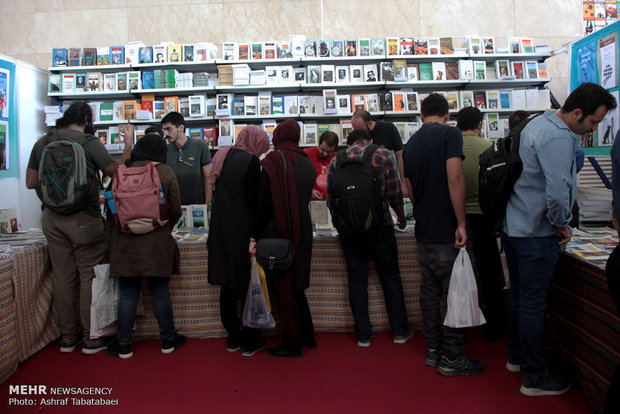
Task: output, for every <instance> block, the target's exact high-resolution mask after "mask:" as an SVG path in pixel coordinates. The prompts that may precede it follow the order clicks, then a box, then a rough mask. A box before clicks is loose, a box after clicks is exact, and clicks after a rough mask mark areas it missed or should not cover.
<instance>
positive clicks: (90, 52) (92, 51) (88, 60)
mask: <svg viewBox="0 0 620 414" xmlns="http://www.w3.org/2000/svg"><path fill="white" fill-rule="evenodd" d="M96 64H97V48H94V47H85V48H84V49H83V50H82V65H84V66H95V65H96Z"/></svg>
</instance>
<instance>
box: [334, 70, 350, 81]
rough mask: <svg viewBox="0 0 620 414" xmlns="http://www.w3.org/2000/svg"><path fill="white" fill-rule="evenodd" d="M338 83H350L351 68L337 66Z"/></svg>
mask: <svg viewBox="0 0 620 414" xmlns="http://www.w3.org/2000/svg"><path fill="white" fill-rule="evenodd" d="M335 70H336V83H349V67H348V66H336V69H335Z"/></svg>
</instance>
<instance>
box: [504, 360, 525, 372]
mask: <svg viewBox="0 0 620 414" xmlns="http://www.w3.org/2000/svg"><path fill="white" fill-rule="evenodd" d="M506 370H508V371H509V372H521V365H520V364H513V363H511V362H510V360H508V361H506Z"/></svg>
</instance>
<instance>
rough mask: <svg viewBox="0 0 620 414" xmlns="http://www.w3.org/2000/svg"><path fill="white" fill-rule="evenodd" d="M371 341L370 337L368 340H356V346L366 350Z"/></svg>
mask: <svg viewBox="0 0 620 414" xmlns="http://www.w3.org/2000/svg"><path fill="white" fill-rule="evenodd" d="M371 340H372V337H371V338H370V339H358V340H357V346H359V347H360V348H368V347H369V346H370V341H371Z"/></svg>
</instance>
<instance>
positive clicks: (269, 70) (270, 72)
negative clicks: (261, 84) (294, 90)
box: [265, 66, 280, 85]
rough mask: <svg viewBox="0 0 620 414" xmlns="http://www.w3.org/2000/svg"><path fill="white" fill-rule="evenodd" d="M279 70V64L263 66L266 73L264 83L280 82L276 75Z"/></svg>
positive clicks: (274, 83)
mask: <svg viewBox="0 0 620 414" xmlns="http://www.w3.org/2000/svg"><path fill="white" fill-rule="evenodd" d="M279 70H280V67H279V66H267V67H265V72H266V74H267V82H266V83H265V84H266V85H277V84H278V83H280V77H279V76H278V72H279Z"/></svg>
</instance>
